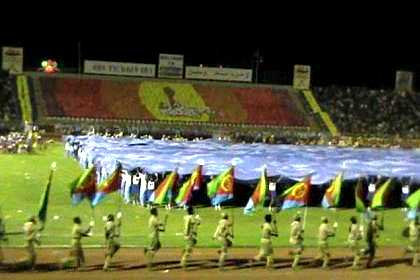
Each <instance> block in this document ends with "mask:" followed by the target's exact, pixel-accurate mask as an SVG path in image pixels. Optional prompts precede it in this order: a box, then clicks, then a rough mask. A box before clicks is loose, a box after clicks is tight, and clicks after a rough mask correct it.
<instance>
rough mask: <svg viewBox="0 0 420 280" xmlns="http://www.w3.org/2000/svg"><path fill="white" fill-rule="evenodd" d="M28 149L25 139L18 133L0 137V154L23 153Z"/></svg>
mask: <svg viewBox="0 0 420 280" xmlns="http://www.w3.org/2000/svg"><path fill="white" fill-rule="evenodd" d="M27 149H28V142H27V138H26V136H25V135H24V134H22V133H19V132H12V133H9V134H7V135H0V153H13V154H15V153H23V152H25V151H27Z"/></svg>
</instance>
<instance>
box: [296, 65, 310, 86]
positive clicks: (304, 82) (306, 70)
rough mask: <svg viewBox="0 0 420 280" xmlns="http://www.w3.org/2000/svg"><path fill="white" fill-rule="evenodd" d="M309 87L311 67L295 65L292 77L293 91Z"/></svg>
mask: <svg viewBox="0 0 420 280" xmlns="http://www.w3.org/2000/svg"><path fill="white" fill-rule="evenodd" d="M310 86H311V66H309V65H295V68H294V75H293V87H294V88H295V89H300V90H304V89H309V88H310Z"/></svg>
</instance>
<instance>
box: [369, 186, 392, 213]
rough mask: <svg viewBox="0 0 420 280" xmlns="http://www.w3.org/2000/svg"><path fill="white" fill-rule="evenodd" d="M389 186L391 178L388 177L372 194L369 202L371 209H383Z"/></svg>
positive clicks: (389, 189) (389, 190)
mask: <svg viewBox="0 0 420 280" xmlns="http://www.w3.org/2000/svg"><path fill="white" fill-rule="evenodd" d="M391 186H392V178H389V179H388V180H387V181H386V182H385V183H383V185H382V186H381V187H380V188H379V190H378V191H377V192H376V193H375V194H374V195H373V198H372V204H371V208H372V209H383V208H384V207H385V203H386V201H387V200H388V197H389V194H390V192H391Z"/></svg>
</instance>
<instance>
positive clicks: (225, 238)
mask: <svg viewBox="0 0 420 280" xmlns="http://www.w3.org/2000/svg"><path fill="white" fill-rule="evenodd" d="M232 229H233V223H232V221H229V216H228V214H226V213H222V214H221V219H220V220H219V223H218V224H217V228H216V231H215V232H214V234H213V239H216V240H217V241H219V242H220V245H221V248H220V249H219V250H218V252H219V269H221V270H222V269H223V268H224V266H225V260H226V257H227V253H228V248H230V247H232V239H233V231H232Z"/></svg>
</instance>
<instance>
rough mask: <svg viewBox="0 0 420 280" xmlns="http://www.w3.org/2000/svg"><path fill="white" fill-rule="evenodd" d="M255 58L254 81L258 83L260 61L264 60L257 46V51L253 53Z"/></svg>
mask: <svg viewBox="0 0 420 280" xmlns="http://www.w3.org/2000/svg"><path fill="white" fill-rule="evenodd" d="M254 59H255V83H256V84H258V76H259V75H258V74H259V70H260V63H262V62H263V61H264V58H263V57H262V56H261V55H260V49H259V48H258V49H257V51H256V52H255V53H254Z"/></svg>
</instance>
